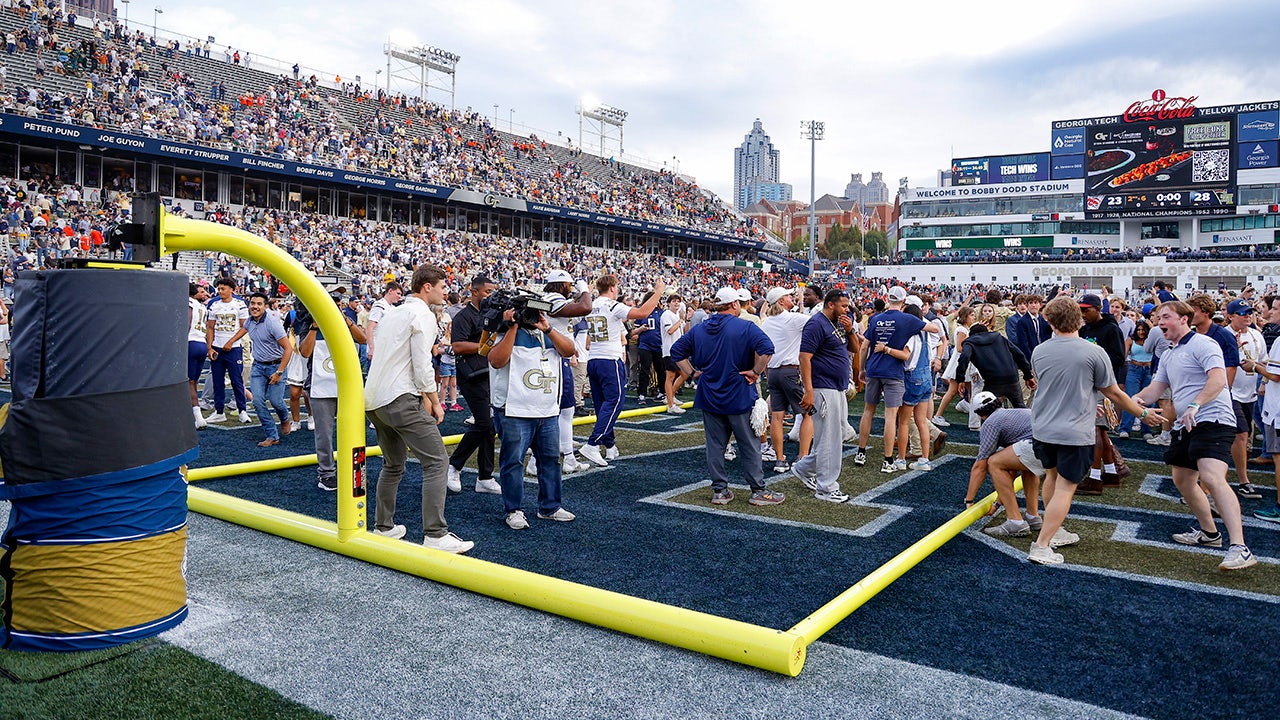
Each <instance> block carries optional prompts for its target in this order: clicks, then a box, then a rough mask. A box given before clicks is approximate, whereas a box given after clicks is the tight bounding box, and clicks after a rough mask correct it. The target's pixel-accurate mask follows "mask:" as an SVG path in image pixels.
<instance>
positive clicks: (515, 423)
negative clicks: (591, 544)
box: [488, 309, 576, 530]
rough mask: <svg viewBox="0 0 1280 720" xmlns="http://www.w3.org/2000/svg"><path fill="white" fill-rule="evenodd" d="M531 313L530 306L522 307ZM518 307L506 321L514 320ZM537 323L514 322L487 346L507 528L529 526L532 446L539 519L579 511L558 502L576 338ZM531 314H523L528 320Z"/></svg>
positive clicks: (566, 517)
mask: <svg viewBox="0 0 1280 720" xmlns="http://www.w3.org/2000/svg"><path fill="white" fill-rule="evenodd" d="M524 312H528V309H526V310H524ZM516 313H517V311H516V310H515V309H511V310H507V311H506V313H504V314H503V319H504V320H506V321H507V322H514V320H515V316H516ZM537 318H538V319H537V321H536V322H535V323H533V324H528V323H527V322H524V321H522V322H520V323H515V324H513V325H511V327H510V328H508V329H507V330H506V331H505V332H504V333H503V334H502V337H501V338H499V339H498V341H497V342H496V343H495V344H494V346H493V348H492V349H490V350H489V355H488V357H489V367H490V368H491V370H490V379H489V389H490V402H491V404H492V406H493V420H494V426H495V429H496V430H497V431H498V435H499V437H500V438H501V440H502V445H501V450H499V453H498V483H499V484H500V485H501V486H502V505H503V509H504V511H505V513H506V520H507V527H509V528H511V529H512V530H523V529H525V528H527V527H529V521H528V519H527V518H525V515H524V510H522V509H521V505H522V504H523V501H524V472H523V469H522V466H523V465H524V454H525V451H526V450H529V449H530V448H532V449H533V456H534V458H536V460H537V469H538V517H539V518H540V519H543V520H555V521H558V522H568V521H570V520H573V519H574V517H575V515H574V514H573V513H571V512H569V511H568V510H566V509H564V507H563V506H562V505H561V504H560V488H561V480H562V479H563V474H562V468H561V466H560V462H559V461H560V422H559V418H560V404H561V402H560V400H561V397H562V393H561V390H562V387H563V383H564V373H563V372H562V369H561V358H568V357H573V354H574V352H576V349H575V348H574V345H573V338H572V337H570V336H568V335H566V334H564V333H563V332H560V331H559V330H557V329H555V328H554V327H552V325H551V323H550V322H549V321H548V320H547V316H546V315H545V314H543V313H541V312H539V313H537ZM528 319H529V318H525V320H526V321H527V320H528Z"/></svg>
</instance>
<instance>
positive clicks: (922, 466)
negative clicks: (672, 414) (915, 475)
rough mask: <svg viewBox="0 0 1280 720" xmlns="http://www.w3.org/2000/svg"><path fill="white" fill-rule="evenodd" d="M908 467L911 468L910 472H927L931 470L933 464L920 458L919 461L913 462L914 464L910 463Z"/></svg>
mask: <svg viewBox="0 0 1280 720" xmlns="http://www.w3.org/2000/svg"><path fill="white" fill-rule="evenodd" d="M910 467H911V469H912V470H926V471H928V470H932V469H933V463H931V462H929V461H928V460H926V459H925V458H920V459H919V460H917V461H915V462H913V463H911V465H910Z"/></svg>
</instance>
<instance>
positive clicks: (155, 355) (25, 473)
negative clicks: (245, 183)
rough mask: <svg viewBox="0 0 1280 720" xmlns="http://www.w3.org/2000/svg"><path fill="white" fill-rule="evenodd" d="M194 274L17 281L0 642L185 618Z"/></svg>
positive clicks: (72, 642) (0, 431)
mask: <svg viewBox="0 0 1280 720" xmlns="http://www.w3.org/2000/svg"><path fill="white" fill-rule="evenodd" d="M187 283H188V280H187V278H186V276H185V275H182V274H179V273H163V272H152V271H145V270H92V269H84V270H54V271H41V272H33V273H24V274H22V275H21V276H20V277H19V278H18V282H17V283H16V284H15V290H16V297H15V302H14V317H13V321H14V327H15V330H14V334H13V339H12V345H11V347H12V355H13V402H12V404H11V405H10V407H9V413H8V417H7V419H6V420H5V422H4V425H3V427H0V466H2V467H3V472H4V477H3V479H2V480H0V499H3V500H9V501H10V502H11V503H12V510H11V512H10V516H9V524H8V528H7V529H6V531H5V534H4V538H3V541H2V549H3V554H2V555H0V579H2V580H3V582H4V583H5V595H4V601H3V603H2V604H0V614H2V615H3V625H2V626H0V647H5V648H8V649H13V650H58V651H72V650H93V649H97V648H102V647H108V646H111V645H118V644H120V643H124V642H129V641H131V640H138V639H141V638H144V637H150V636H153V635H155V634H157V633H160V632H163V631H164V630H167V629H169V628H171V627H173V626H175V625H177V624H178V623H180V622H182V621H183V619H185V618H186V614H187V597H186V581H185V579H184V577H183V569H184V568H183V560H184V557H185V553H186V515H187V496H186V483H185V482H184V480H183V478H182V475H181V472H180V467H181V466H182V465H183V464H185V463H187V462H190V461H191V460H192V459H194V458H195V456H196V454H197V450H196V449H195V448H196V438H195V428H194V426H193V424H192V422H191V401H190V395H189V391H188V389H187V380H186V347H187V342H186V336H187V303H186V297H187V293H186V291H187Z"/></svg>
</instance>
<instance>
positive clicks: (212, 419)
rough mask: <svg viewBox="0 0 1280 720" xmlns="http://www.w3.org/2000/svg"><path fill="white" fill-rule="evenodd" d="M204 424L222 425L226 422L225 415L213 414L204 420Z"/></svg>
mask: <svg viewBox="0 0 1280 720" xmlns="http://www.w3.org/2000/svg"><path fill="white" fill-rule="evenodd" d="M204 421H205V423H222V422H226V421H227V414H226V413H214V414H212V415H210V416H209V417H207V418H205V419H204Z"/></svg>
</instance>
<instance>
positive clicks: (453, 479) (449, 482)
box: [444, 465, 462, 492]
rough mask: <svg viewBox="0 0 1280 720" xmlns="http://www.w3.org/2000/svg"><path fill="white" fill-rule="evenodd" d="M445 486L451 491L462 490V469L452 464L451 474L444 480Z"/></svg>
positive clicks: (450, 467)
mask: <svg viewBox="0 0 1280 720" xmlns="http://www.w3.org/2000/svg"><path fill="white" fill-rule="evenodd" d="M444 486H445V487H446V488H448V489H449V492H462V471H461V470H459V469H458V468H456V467H454V466H452V465H450V466H449V475H448V476H447V477H446V478H445V480H444Z"/></svg>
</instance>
